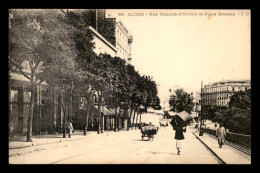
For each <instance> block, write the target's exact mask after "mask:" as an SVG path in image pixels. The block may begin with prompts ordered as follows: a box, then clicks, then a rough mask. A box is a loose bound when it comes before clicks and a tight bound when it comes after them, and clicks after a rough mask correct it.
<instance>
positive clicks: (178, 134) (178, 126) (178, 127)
mask: <svg viewBox="0 0 260 173" xmlns="http://www.w3.org/2000/svg"><path fill="white" fill-rule="evenodd" d="M173 130H175V137H174V139H176V149H177V150H178V153H177V154H178V155H180V153H181V140H183V139H184V135H183V132H186V126H185V125H184V124H183V122H182V121H180V120H176V121H175V123H174V126H173Z"/></svg>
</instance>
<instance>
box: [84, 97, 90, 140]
mask: <svg viewBox="0 0 260 173" xmlns="http://www.w3.org/2000/svg"><path fill="white" fill-rule="evenodd" d="M90 100H91V94H90V95H89V96H88V103H87V113H86V114H87V117H86V125H85V128H84V134H83V135H87V129H88V119H89V111H90V110H89V109H90Z"/></svg>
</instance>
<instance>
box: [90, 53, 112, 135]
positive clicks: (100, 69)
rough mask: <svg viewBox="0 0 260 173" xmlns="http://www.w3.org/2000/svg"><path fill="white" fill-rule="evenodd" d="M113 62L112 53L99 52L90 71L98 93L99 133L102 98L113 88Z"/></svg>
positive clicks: (92, 85)
mask: <svg viewBox="0 0 260 173" xmlns="http://www.w3.org/2000/svg"><path fill="white" fill-rule="evenodd" d="M111 62H112V57H111V56H110V55H108V54H99V55H98V56H97V58H95V59H94V60H93V62H92V63H93V65H92V66H91V67H92V69H89V72H90V73H91V74H92V75H93V76H94V77H93V80H92V81H91V87H93V88H94V90H95V91H96V92H97V94H98V132H97V133H98V134H100V132H101V100H102V98H103V97H104V94H105V93H107V92H110V91H112V90H113V85H112V79H113V72H112V64H111ZM102 132H103V131H102Z"/></svg>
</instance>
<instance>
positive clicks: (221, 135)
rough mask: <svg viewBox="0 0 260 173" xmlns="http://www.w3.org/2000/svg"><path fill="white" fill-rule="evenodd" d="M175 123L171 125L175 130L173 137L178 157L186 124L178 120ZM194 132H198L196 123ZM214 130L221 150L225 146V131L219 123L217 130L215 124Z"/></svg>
mask: <svg viewBox="0 0 260 173" xmlns="http://www.w3.org/2000/svg"><path fill="white" fill-rule="evenodd" d="M174 121H175V122H174V123H173V124H172V126H173V130H175V137H174V139H176V149H177V151H178V152H177V154H178V155H180V152H181V140H184V134H183V133H184V132H186V123H183V122H181V121H178V120H174ZM195 129H196V132H199V124H198V123H196V125H195ZM215 130H216V138H217V139H218V144H219V148H222V145H224V144H225V138H226V130H225V128H224V126H223V123H219V127H218V128H217V123H215Z"/></svg>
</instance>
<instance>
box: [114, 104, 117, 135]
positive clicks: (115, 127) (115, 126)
mask: <svg viewBox="0 0 260 173" xmlns="http://www.w3.org/2000/svg"><path fill="white" fill-rule="evenodd" d="M114 119H115V120H114V132H116V129H117V107H116V104H115V118H114Z"/></svg>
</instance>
